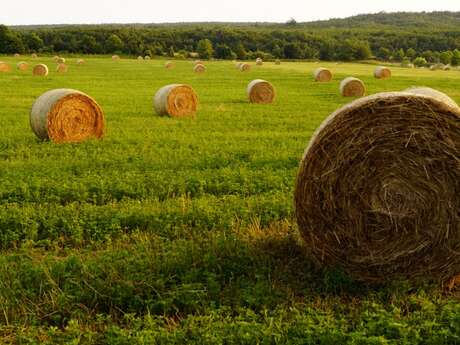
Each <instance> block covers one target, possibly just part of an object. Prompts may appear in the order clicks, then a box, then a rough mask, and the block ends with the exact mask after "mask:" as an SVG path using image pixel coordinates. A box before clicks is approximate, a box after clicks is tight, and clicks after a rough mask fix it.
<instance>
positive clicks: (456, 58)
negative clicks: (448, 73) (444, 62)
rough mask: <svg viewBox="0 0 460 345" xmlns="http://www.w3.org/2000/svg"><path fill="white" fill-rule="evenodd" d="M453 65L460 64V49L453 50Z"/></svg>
mask: <svg viewBox="0 0 460 345" xmlns="http://www.w3.org/2000/svg"><path fill="white" fill-rule="evenodd" d="M450 63H451V65H452V66H459V65H460V51H459V50H458V49H455V50H454V51H453V52H452V60H451V62H450Z"/></svg>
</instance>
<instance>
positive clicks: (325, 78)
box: [313, 67, 332, 83]
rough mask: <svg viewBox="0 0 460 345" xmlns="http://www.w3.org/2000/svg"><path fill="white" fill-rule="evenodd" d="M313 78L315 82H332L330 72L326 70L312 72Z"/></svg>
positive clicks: (321, 68) (322, 68)
mask: <svg viewBox="0 0 460 345" xmlns="http://www.w3.org/2000/svg"><path fill="white" fill-rule="evenodd" d="M313 78H315V81H319V82H322V83H327V82H329V81H331V80H332V72H331V71H330V70H329V69H327V68H324V67H320V68H317V69H315V71H314V72H313Z"/></svg>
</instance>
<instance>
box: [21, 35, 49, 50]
mask: <svg viewBox="0 0 460 345" xmlns="http://www.w3.org/2000/svg"><path fill="white" fill-rule="evenodd" d="M24 41H25V44H26V45H27V47H28V48H29V50H30V51H34V52H39V51H41V50H42V49H43V47H44V43H43V40H42V39H41V37H40V36H38V35H37V34H36V33H35V32H31V33H27V34H25V35H24Z"/></svg>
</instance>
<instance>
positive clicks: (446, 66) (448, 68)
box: [442, 65, 451, 71]
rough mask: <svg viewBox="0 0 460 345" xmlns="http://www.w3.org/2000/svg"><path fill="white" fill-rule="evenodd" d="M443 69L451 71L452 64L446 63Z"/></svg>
mask: <svg viewBox="0 0 460 345" xmlns="http://www.w3.org/2000/svg"><path fill="white" fill-rule="evenodd" d="M442 70H443V71H450V70H451V66H450V65H445V66H444V68H443V69H442Z"/></svg>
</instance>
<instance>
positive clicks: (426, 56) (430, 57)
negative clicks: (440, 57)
mask: <svg viewBox="0 0 460 345" xmlns="http://www.w3.org/2000/svg"><path fill="white" fill-rule="evenodd" d="M422 57H423V58H424V59H425V60H426V61H427V62H435V60H434V55H433V52H432V51H431V50H425V51H424V52H423V53H422Z"/></svg>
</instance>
